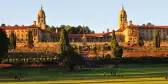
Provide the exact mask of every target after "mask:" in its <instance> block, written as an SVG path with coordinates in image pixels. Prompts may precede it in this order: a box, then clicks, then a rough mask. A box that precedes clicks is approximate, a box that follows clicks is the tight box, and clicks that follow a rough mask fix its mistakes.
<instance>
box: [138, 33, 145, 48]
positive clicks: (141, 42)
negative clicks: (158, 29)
mask: <svg viewBox="0 0 168 84" xmlns="http://www.w3.org/2000/svg"><path fill="white" fill-rule="evenodd" d="M138 34H139V36H138V40H139V42H138V45H139V46H143V45H144V41H143V39H142V37H141V35H140V33H139V32H138Z"/></svg>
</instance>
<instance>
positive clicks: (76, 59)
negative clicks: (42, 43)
mask: <svg viewBox="0 0 168 84" xmlns="http://www.w3.org/2000/svg"><path fill="white" fill-rule="evenodd" d="M59 47H60V53H59V61H60V62H61V63H62V64H65V65H66V66H68V67H69V69H70V70H71V71H73V70H74V68H75V66H78V65H82V64H83V63H84V58H83V56H81V55H79V54H77V53H76V52H75V51H74V49H73V48H72V47H71V46H70V44H69V39H68V33H67V31H66V30H65V29H64V28H63V29H62V30H61V36H60V42H59Z"/></svg>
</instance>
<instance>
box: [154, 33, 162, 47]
mask: <svg viewBox="0 0 168 84" xmlns="http://www.w3.org/2000/svg"><path fill="white" fill-rule="evenodd" d="M153 44H154V47H156V48H159V47H160V34H159V31H157V30H155V32H154V38H153Z"/></svg>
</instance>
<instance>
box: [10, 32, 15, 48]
mask: <svg viewBox="0 0 168 84" xmlns="http://www.w3.org/2000/svg"><path fill="white" fill-rule="evenodd" d="M9 40H10V49H15V48H16V35H15V34H14V31H12V32H11V34H10V36H9Z"/></svg>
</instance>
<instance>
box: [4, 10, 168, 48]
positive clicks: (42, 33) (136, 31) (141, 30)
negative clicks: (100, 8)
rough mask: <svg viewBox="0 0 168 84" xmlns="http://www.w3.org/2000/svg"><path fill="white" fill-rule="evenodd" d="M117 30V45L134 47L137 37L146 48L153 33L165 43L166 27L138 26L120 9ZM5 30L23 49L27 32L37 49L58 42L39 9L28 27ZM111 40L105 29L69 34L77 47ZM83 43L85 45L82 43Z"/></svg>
mask: <svg viewBox="0 0 168 84" xmlns="http://www.w3.org/2000/svg"><path fill="white" fill-rule="evenodd" d="M118 23H119V24H118V25H119V28H118V30H116V32H115V33H116V37H117V41H118V42H119V45H121V46H132V45H136V44H137V43H138V41H139V39H138V38H139V35H140V36H141V37H142V39H143V40H144V41H145V42H146V43H148V45H147V46H152V45H153V44H152V40H153V37H154V31H155V30H157V31H159V32H160V38H161V41H165V42H166V41H167V40H168V38H167V36H168V26H139V25H135V24H133V23H132V21H129V24H128V20H127V13H126V11H125V10H124V7H122V9H121V11H120V13H119V21H118ZM1 28H3V29H5V31H6V33H7V35H8V37H9V36H10V34H11V32H12V31H14V33H15V34H16V37H17V47H25V46H26V43H27V39H28V31H29V30H31V31H32V35H33V40H34V45H35V46H38V47H43V46H48V45H50V46H55V45H57V43H58V42H59V38H60V32H59V31H58V29H55V31H48V30H47V29H46V15H45V12H44V10H43V8H42V7H41V9H40V10H39V11H38V14H37V20H36V21H34V23H33V24H32V25H30V26H1ZM110 39H111V32H110V31H109V29H107V31H106V32H103V33H95V34H69V40H70V42H71V44H76V45H77V44H78V45H94V44H105V43H106V44H108V43H109V42H110ZM83 42H85V43H83Z"/></svg>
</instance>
